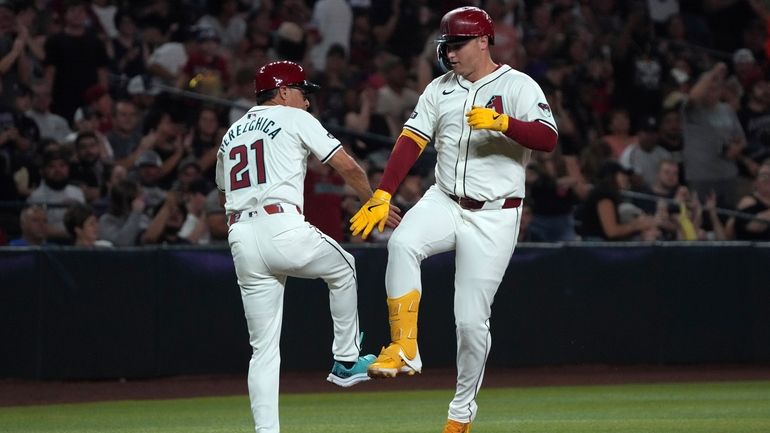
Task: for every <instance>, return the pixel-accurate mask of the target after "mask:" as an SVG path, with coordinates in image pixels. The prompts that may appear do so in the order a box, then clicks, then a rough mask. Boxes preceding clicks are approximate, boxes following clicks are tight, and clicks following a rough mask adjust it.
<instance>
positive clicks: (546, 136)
mask: <svg viewBox="0 0 770 433" xmlns="http://www.w3.org/2000/svg"><path fill="white" fill-rule="evenodd" d="M505 135H507V136H508V137H509V138H511V139H513V140H516V142H517V143H519V144H520V145H522V146H524V147H526V148H528V149H532V150H541V151H544V152H551V151H553V150H554V149H555V148H556V140H557V139H558V138H559V136H558V134H556V131H554V130H553V129H552V128H551V127H550V126H548V125H546V124H545V123H543V122H539V121H537V120H535V121H534V122H525V121H522V120H518V119H514V118H513V117H510V116H508V130H507V131H505Z"/></svg>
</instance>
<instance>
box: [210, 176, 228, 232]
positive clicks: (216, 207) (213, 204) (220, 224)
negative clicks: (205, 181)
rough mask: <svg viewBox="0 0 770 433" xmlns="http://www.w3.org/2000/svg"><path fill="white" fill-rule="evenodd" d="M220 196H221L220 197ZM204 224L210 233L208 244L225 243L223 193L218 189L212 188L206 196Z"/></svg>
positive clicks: (225, 221)
mask: <svg viewBox="0 0 770 433" xmlns="http://www.w3.org/2000/svg"><path fill="white" fill-rule="evenodd" d="M220 196H221V197H220ZM206 225H207V226H208V229H209V234H211V240H210V242H209V245H227V244H228V241H227V231H228V229H229V226H228V225H227V215H225V207H224V195H223V194H222V193H220V192H219V190H218V189H216V188H214V189H212V190H211V191H210V192H209V193H208V195H207V196H206Z"/></svg>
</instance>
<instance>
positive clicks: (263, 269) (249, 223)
mask: <svg viewBox="0 0 770 433" xmlns="http://www.w3.org/2000/svg"><path fill="white" fill-rule="evenodd" d="M283 208H284V209H287V210H292V209H293V208H294V206H293V205H284V206H283ZM228 238H229V242H230V249H231V251H232V255H233V262H234V263H235V273H236V275H237V277H238V285H239V286H240V288H241V298H242V300H243V309H244V312H245V315H246V322H247V324H248V328H249V340H250V343H251V347H252V349H253V352H252V357H251V361H250V362H249V375H248V385H249V398H250V400H251V411H252V414H253V416H254V423H255V424H256V431H257V433H278V432H279V430H280V424H279V420H278V388H279V387H278V379H279V370H280V363H281V355H280V348H279V342H280V337H281V335H280V334H281V321H282V319H283V293H284V287H285V284H286V277H287V276H292V277H299V278H311V279H315V278H322V279H323V280H324V281H325V282H326V284H327V285H328V287H329V306H330V310H331V316H332V320H333V322H334V342H333V344H332V353H333V354H334V359H336V360H338V361H356V360H357V359H358V355H359V352H360V347H359V344H360V342H359V340H358V333H359V330H358V295H357V283H356V272H355V260H354V258H353V256H351V255H350V254H349V253H348V252H347V251H345V250H343V249H342V247H340V246H339V244H337V242H335V241H334V239H331V238H329V237H328V236H325V235H324V234H323V233H321V231H320V230H318V229H317V228H315V227H314V226H312V225H311V224H309V223H308V222H306V221H305V219H304V217H303V216H302V215H299V214H296V213H294V212H292V213H288V212H287V213H280V214H273V215H266V214H262V213H261V211H260V215H258V216H255V217H252V218H244V217H243V216H242V218H241V219H240V221H239V222H237V223H235V224H233V225H232V226H231V227H230V230H229V236H228Z"/></svg>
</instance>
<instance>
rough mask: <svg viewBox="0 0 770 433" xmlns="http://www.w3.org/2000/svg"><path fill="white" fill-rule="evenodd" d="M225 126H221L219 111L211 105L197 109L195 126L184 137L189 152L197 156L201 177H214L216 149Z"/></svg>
mask: <svg viewBox="0 0 770 433" xmlns="http://www.w3.org/2000/svg"><path fill="white" fill-rule="evenodd" d="M224 134H225V128H223V127H222V126H221V122H220V120H219V112H217V110H216V109H215V108H213V107H202V108H201V109H200V110H199V111H198V116H197V119H196V121H195V126H194V127H193V129H192V131H191V132H190V133H189V134H188V136H187V137H186V138H185V140H186V141H189V144H186V146H189V152H191V153H192V155H193V156H195V157H196V158H197V162H198V166H199V167H200V169H201V171H202V174H203V177H205V178H206V179H214V168H215V165H216V161H217V151H218V150H219V146H220V145H221V144H222V136H223V135H224Z"/></svg>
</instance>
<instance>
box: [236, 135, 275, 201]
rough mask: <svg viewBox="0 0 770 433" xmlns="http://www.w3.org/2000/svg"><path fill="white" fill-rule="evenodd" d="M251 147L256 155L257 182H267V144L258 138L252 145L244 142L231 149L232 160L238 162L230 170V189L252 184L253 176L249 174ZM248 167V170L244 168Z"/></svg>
mask: <svg viewBox="0 0 770 433" xmlns="http://www.w3.org/2000/svg"><path fill="white" fill-rule="evenodd" d="M249 149H251V150H253V151H254V157H255V160H256V164H255V165H256V167H257V183H260V184H261V183H265V182H267V179H266V178H265V146H264V141H263V140H261V139H260V140H257V141H255V142H254V143H251V146H248V147H247V146H246V145H245V144H242V145H240V146H235V147H233V148H232V149H230V161H235V160H236V159H237V160H238V162H236V163H235V165H233V168H232V170H230V191H235V190H237V189H241V188H247V187H250V186H251V177H250V176H249V170H248V167H249ZM244 168H246V170H244Z"/></svg>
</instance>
